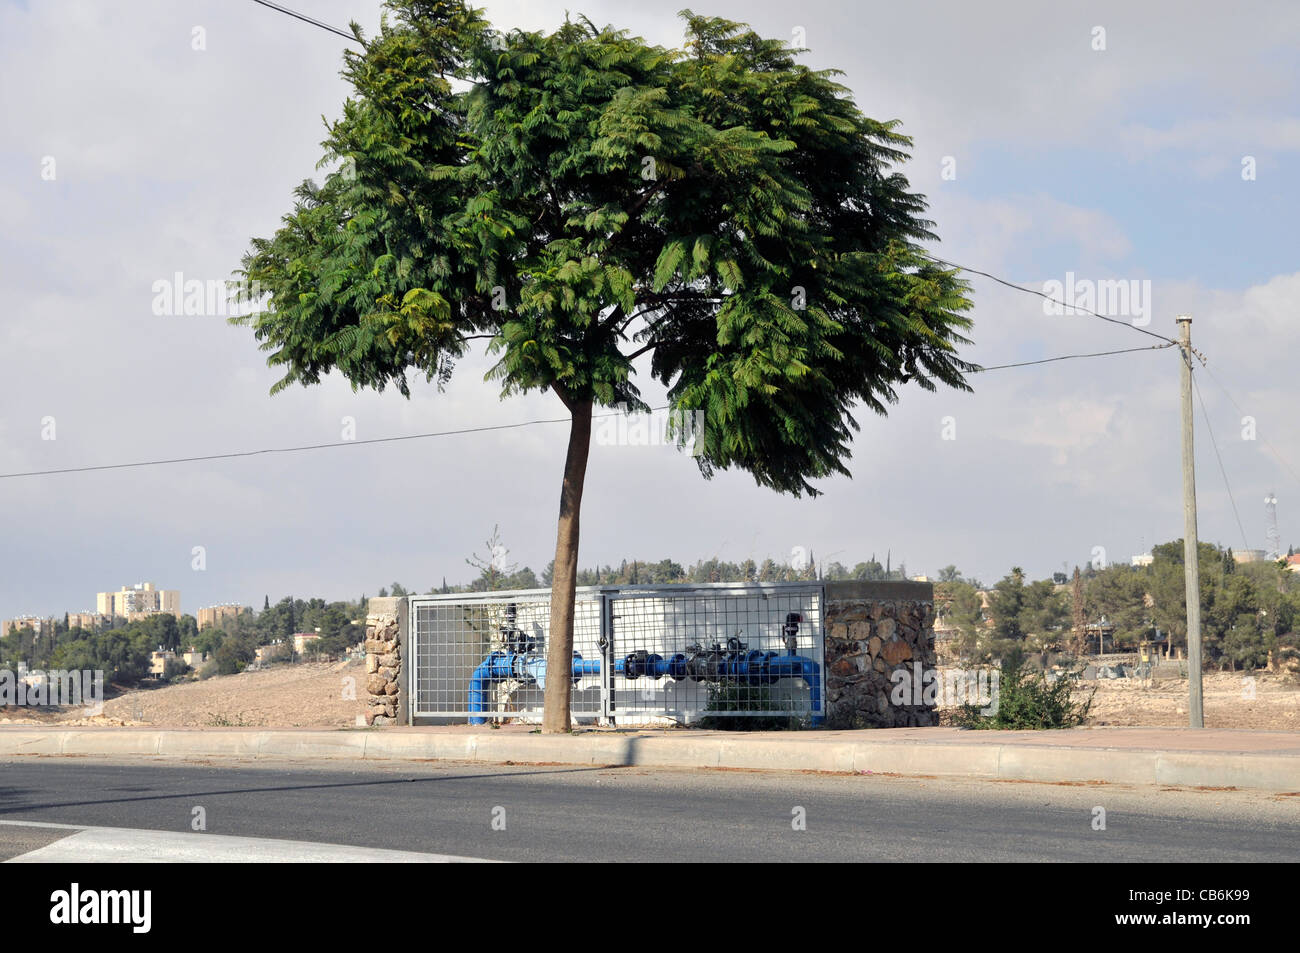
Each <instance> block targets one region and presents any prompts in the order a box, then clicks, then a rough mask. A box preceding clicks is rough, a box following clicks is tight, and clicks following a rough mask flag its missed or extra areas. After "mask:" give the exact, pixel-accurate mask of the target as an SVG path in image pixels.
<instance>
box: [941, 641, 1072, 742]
mask: <svg viewBox="0 0 1300 953" xmlns="http://www.w3.org/2000/svg"><path fill="white" fill-rule="evenodd" d="M1079 675H1080V673H1079V672H1078V671H1074V672H1068V673H1066V674H1063V675H1062V676H1061V677H1059V678H1058V679H1057V680H1056V681H1055V682H1053V683H1050V684H1049V682H1048V680H1047V676H1046V675H1045V674H1044V673H1043V672H1038V671H1032V670H1030V669H1028V668H1026V667H1025V665H1024V662H1023V658H1021V657H1019V656H1018V655H1016V654H1011V655H1009V656H1008V658H1007V659H1005V660H1004V661H1003V663H1002V673H1001V676H1000V678H999V680H998V685H997V693H998V694H997V703H998V705H997V711H996V713H994V714H992V715H982V714H980V709H981V708H983V707H986V706H981V705H972V704H967V705H963V706H962V707H961V708H959V709H958V710H957V712H956V713H955V714H954V715H953V723H954V724H956V725H957V726H959V727H962V728H990V729H991V728H998V729H1006V730H1023V729H1042V728H1075V727H1077V726H1079V725H1082V724H1083V723H1084V722H1085V721H1086V720H1087V718H1088V712H1089V711H1090V710H1091V708H1092V699H1093V695H1095V694H1096V691H1097V690H1096V689H1095V688H1094V689H1093V692H1092V694H1090V695H1089V696H1088V698H1087V699H1086V700H1085V701H1081V702H1076V701H1075V700H1074V698H1073V694H1072V693H1073V691H1074V689H1075V687H1076V686H1077V685H1078V680H1079Z"/></svg>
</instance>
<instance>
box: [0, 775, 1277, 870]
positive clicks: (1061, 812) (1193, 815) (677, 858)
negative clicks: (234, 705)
mask: <svg viewBox="0 0 1300 953" xmlns="http://www.w3.org/2000/svg"><path fill="white" fill-rule="evenodd" d="M196 808H201V809H202V811H201V816H202V818H203V820H204V826H205V833H206V834H208V835H229V836H238V837H253V838H276V839H289V840H294V841H302V842H313V843H318V844H339V845H352V846H354V847H368V848H379V849H386V850H399V851H420V852H426V853H429V854H438V855H451V856H454V857H465V858H477V859H488V860H507V861H674V862H682V861H809V860H816V861H874V862H880V861H947V862H952V861H960V862H970V861H1024V862H1042V861H1118V862H1127V861H1140V862H1150V861H1162V862H1165V861H1168V862H1173V861H1292V862H1294V861H1297V860H1300V797H1295V796H1290V797H1288V796H1272V795H1267V794H1259V793H1248V792H1237V791H1203V790H1185V789H1157V788H1143V787H1127V786H1120V785H1054V784H1035V783H1007V782H975V781H953V780H943V781H940V780H936V779H926V778H901V777H893V776H880V775H856V776H847V775H827V774H799V773H785V772H741V771H719V770H699V771H689V770H651V769H645V768H584V767H572V766H519V765H502V766H485V765H482V764H473V765H471V764H457V763H447V762H440V763H411V762H400V763H399V762H374V763H367V764H364V765H357V764H355V763H353V762H349V763H348V764H347V765H346V766H344V765H341V764H333V765H331V764H330V763H329V762H279V763H268V762H248V761H243V762H241V761H228V762H189V761H174V760H168V761H163V760H161V759H140V758H136V759H131V760H101V759H85V758H76V759H71V758H18V759H10V760H8V761H5V762H3V763H0V859H8V858H12V857H15V856H18V855H20V854H22V853H24V852H25V851H29V850H33V849H34V848H37V847H40V846H41V844H44V843H47V842H49V841H50V840H51V839H54V838H55V836H56V835H57V834H58V832H56V834H55V835H50V834H48V833H46V834H42V833H40V832H39V831H38V830H37V829H33V828H25V827H14V826H5V825H4V824H3V822H5V821H26V822H53V823H58V824H67V825H74V826H86V827H112V828H132V829H139V830H149V831H172V832H185V833H187V834H188V833H189V832H191V830H192V825H193V819H194V817H195V816H198V815H199V814H200V812H196V810H195V809H196ZM1098 808H1101V809H1104V812H1105V814H1104V820H1105V829H1104V830H1101V829H1094V828H1095V827H1096V826H1097V822H1098V819H1099V818H1100V816H1101V815H1099V814H1098V813H1097V809H1098ZM801 818H802V820H803V822H804V823H803V827H804V829H796V828H798V827H800V824H799V821H800V819H801ZM40 830H45V829H40ZM214 841H215V838H214Z"/></svg>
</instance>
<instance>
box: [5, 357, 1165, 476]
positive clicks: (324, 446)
mask: <svg viewBox="0 0 1300 953" xmlns="http://www.w3.org/2000/svg"><path fill="white" fill-rule="evenodd" d="M1167 346H1168V345H1164V344H1158V345H1152V346H1151V347H1133V348H1125V349H1123V350H1119V351H1097V352H1095V353H1092V354H1062V355H1059V356H1057V357H1048V358H1043V359H1041V360H1037V361H1020V362H1017V363H1014V364H994V365H991V366H989V367H977V368H974V369H973V370H972V371H971V372H970V373H972V374H975V373H981V372H983V371H998V370H1004V369H1006V368H1010V367H1029V366H1032V365H1034V364H1047V363H1050V362H1052V361H1068V360H1073V359H1076V358H1084V357H1107V356H1109V355H1112V354H1128V353H1131V352H1133V351H1151V350H1158V349H1159V348H1162V347H1167ZM914 376H918V377H919V376H925V375H914ZM928 379H932V378H928ZM668 409H670V408H669V407H668V406H667V405H664V406H662V407H651V408H650V412H651V413H654V412H656V411H660V410H668ZM623 413H624V411H611V412H610V413H605V414H592V419H593V420H599V419H601V418H605V417H618V416H621V415H622V414H623ZM569 422H570V418H568V417H549V418H542V419H538V420H522V421H519V422H518V423H513V424H493V425H491V426H486V427H462V428H461V429H459V430H436V431H431V432H429V433H413V434H400V435H398V436H396V437H372V438H370V439H368V440H343V441H338V442H335V443H314V444H305V445H303V446H299V447H267V448H264V449H261V450H236V451H232V452H230V453H208V454H203V455H201V456H195V457H171V458H168V459H165V460H137V461H134V462H131V463H105V464H99V465H96V466H86V467H62V468H59V469H53V470H28V471H26V472H22V473H0V480H16V479H18V478H20V477H33V476H57V475H58V474H61V473H90V472H94V471H99V470H130V469H136V468H139V467H161V466H170V465H172V464H176V463H201V462H203V461H207V460H232V459H235V458H238V457H257V456H263V455H266V454H272V453H302V452H304V451H307V450H330V449H334V448H336V447H359V446H365V445H367V444H377V443H398V442H400V441H404V440H425V439H428V438H430V437H454V436H460V435H463V434H472V433H491V432H493V431H500V430H518V429H519V428H521V427H533V426H536V425H538V424H565V423H569Z"/></svg>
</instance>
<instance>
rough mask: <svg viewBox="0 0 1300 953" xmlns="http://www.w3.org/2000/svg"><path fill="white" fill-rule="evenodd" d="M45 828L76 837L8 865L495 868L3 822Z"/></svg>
mask: <svg viewBox="0 0 1300 953" xmlns="http://www.w3.org/2000/svg"><path fill="white" fill-rule="evenodd" d="M6 826H10V827H44V828H57V829H63V830H68V831H71V832H72V833H70V834H69V835H68V836H67V837H64V838H61V839H59V840H57V841H55V842H54V843H52V844H47V845H45V846H44V847H40V848H37V849H36V850H32V851H28V852H27V853H25V854H20V855H18V856H17V857H13V858H11V859H9V860H8V861H6V863H10V864H42V863H57V864H103V863H109V864H151V863H152V864H184V863H215V864H223V863H224V864H228V863H243V864H249V863H252V864H276V863H298V864H301V863H307V864H366V863H379V862H383V863H390V864H391V863H399V864H449V863H489V861H485V860H483V859H481V858H477V857H455V856H452V855H450V854H425V853H419V852H417V851H409V850H381V849H379V848H372V847H351V846H348V845H346V844H318V843H313V842H311V841H296V840H275V839H272V838H268V837H234V836H230V835H227V834H199V833H191V832H189V831H177V832H173V831H148V830H138V829H135V828H128V827H86V826H84V825H80V824H42V823H37V822H34V821H0V828H3V827H6Z"/></svg>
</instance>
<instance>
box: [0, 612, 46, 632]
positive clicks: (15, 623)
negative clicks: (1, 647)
mask: <svg viewBox="0 0 1300 953" xmlns="http://www.w3.org/2000/svg"><path fill="white" fill-rule="evenodd" d="M26 628H30V629H31V630H32V632H34V633H35V634H36V635H49V634H50V633H51V632H53V631H54V620H53V619H41V618H39V617H37V616H34V615H20V616H15V617H14V618H12V619H5V620H4V621H3V622H0V635H8V634H9V632H10V630H11V629H26Z"/></svg>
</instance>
